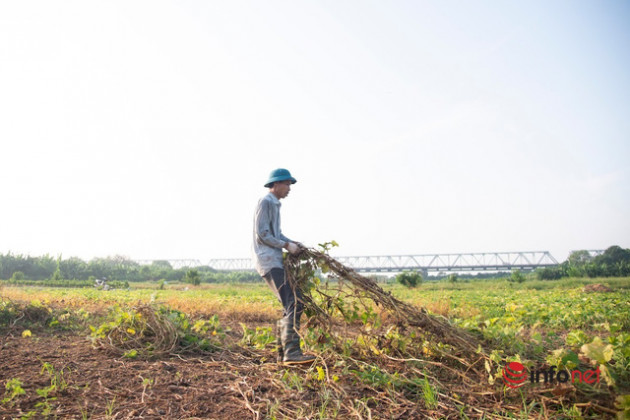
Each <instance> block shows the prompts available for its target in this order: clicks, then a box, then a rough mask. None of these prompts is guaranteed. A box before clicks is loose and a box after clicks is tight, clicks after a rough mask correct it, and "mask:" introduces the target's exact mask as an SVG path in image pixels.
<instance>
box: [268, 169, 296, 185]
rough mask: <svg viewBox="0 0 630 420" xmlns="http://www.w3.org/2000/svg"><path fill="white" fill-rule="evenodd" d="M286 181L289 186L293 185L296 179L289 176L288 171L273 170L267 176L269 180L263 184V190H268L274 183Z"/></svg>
mask: <svg viewBox="0 0 630 420" xmlns="http://www.w3.org/2000/svg"><path fill="white" fill-rule="evenodd" d="M287 180H290V181H291V184H295V183H296V182H297V179H295V178H293V177H292V176H291V172H289V171H288V170H286V169H282V168H278V169H274V170H273V171H271V173H270V174H269V180H267V183H266V184H265V188H270V187H271V185H272V184H273V183H274V182H279V181H287Z"/></svg>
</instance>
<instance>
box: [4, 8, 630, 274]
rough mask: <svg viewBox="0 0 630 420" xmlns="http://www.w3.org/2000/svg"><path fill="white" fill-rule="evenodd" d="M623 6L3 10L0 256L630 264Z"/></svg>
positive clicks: (628, 78)
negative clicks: (545, 259)
mask: <svg viewBox="0 0 630 420" xmlns="http://www.w3.org/2000/svg"><path fill="white" fill-rule="evenodd" d="M629 23H630V2H627V1H622V0H619V1H599V0H598V1H596V0H591V1H576V0H571V1H553V2H549V1H522V2H514V1H475V2H459V1H458V2H455V1H442V0H439V1H438V0H435V1H378V2H377V1H333V0H331V1H318V2H317V1H308V2H307V1H288V0H287V1H232V0H230V1H227V0H226V1H177V2H175V1H173V2H163V1H153V0H152V1H106V2H105V1H98V2H96V1H84V0H81V1H74V2H72V1H64V2H51V1H41V2H34V1H29V2H21V1H2V2H0V156H1V157H2V161H1V162H2V163H1V165H0V182H1V185H2V200H1V202H0V252H2V253H6V252H8V251H12V252H14V253H23V254H30V255H41V254H44V253H50V254H52V255H58V254H62V255H63V257H64V258H66V257H70V256H78V257H81V258H83V259H90V258H93V257H104V256H108V255H114V254H121V255H126V256H128V257H131V258H134V259H151V258H196V259H200V260H202V261H204V260H208V259H210V258H222V257H248V256H249V255H250V241H251V230H252V218H253V210H254V207H255V205H256V202H257V200H258V198H259V197H261V196H262V195H264V194H265V193H266V190H265V189H264V188H263V184H264V183H265V181H266V179H267V176H268V174H269V172H270V170H272V169H273V168H276V167H286V168H287V169H289V170H290V171H291V172H292V173H293V175H294V176H295V177H296V178H297V179H298V183H297V184H295V185H294V187H293V190H292V191H291V194H290V195H289V197H288V198H287V199H285V200H284V201H283V205H282V218H283V231H284V233H285V234H286V235H287V236H289V237H290V238H294V239H296V240H299V241H301V242H304V243H305V244H307V245H315V244H317V243H318V242H324V241H329V240H332V239H334V240H336V241H338V242H339V243H340V245H341V247H340V248H339V249H338V250H337V251H336V252H335V253H336V254H337V255H379V254H418V253H434V252H445V253H446V252H480V251H527V250H549V251H550V252H551V253H552V254H553V255H554V256H555V257H556V258H557V259H558V260H564V259H565V258H566V257H567V256H568V253H569V251H570V250H573V249H584V248H587V249H601V248H605V247H608V246H610V245H613V244H617V245H620V246H623V247H626V248H627V247H630V217H629V216H630V165H629V164H628V160H629V158H630V66H629V64H630V25H629Z"/></svg>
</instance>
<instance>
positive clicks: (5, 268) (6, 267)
mask: <svg viewBox="0 0 630 420" xmlns="http://www.w3.org/2000/svg"><path fill="white" fill-rule="evenodd" d="M195 273H196V274H195ZM0 279H5V280H11V279H13V280H14V281H13V283H26V282H28V284H33V282H35V281H42V282H44V281H47V283H49V282H50V281H57V282H58V283H62V282H63V281H65V282H68V281H77V284H87V283H80V282H78V281H88V280H89V281H93V280H94V279H102V280H107V281H121V282H125V281H126V282H139V281H161V280H164V281H169V282H172V281H190V280H191V279H194V282H195V283H196V282H206V283H225V282H235V283H236V282H239V283H240V282H253V281H259V280H260V276H259V275H258V274H257V273H255V272H253V271H251V272H249V271H234V272H228V271H219V270H215V269H213V268H212V267H209V266H199V267H194V269H191V268H173V266H172V265H171V264H170V263H169V262H168V261H166V260H156V261H153V262H152V263H151V264H148V265H140V264H138V263H137V262H135V261H133V260H131V259H129V258H127V257H124V256H120V255H116V256H112V257H106V258H94V259H92V260H90V261H87V262H86V261H83V260H82V259H80V258H77V257H71V258H68V259H62V258H61V257H58V258H55V257H53V256H51V255H48V254H47V255H43V256H39V257H33V256H28V255H26V256H25V255H14V254H11V253H10V252H9V253H7V254H0ZM191 282H192V281H191ZM90 284H91V283H90ZM42 285H43V284H42Z"/></svg>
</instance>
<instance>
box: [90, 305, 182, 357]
mask: <svg viewBox="0 0 630 420" xmlns="http://www.w3.org/2000/svg"><path fill="white" fill-rule="evenodd" d="M91 338H92V342H93V343H94V345H95V346H97V347H100V348H103V349H105V350H108V351H110V352H111V353H113V354H115V355H118V356H122V355H130V354H132V355H133V356H134V357H136V356H138V357H149V358H157V357H161V356H165V355H168V354H169V353H172V352H173V350H175V348H176V347H177V345H178V342H179V338H180V336H179V333H178V330H177V326H176V325H175V324H174V323H173V322H172V321H171V320H170V319H169V318H168V317H167V316H166V315H165V314H163V313H161V312H159V311H157V310H156V308H155V307H154V306H152V305H141V306H136V307H134V308H132V309H131V310H129V311H122V310H120V311H118V313H117V316H116V319H115V320H113V321H111V322H109V323H105V324H103V325H101V326H100V327H99V328H98V329H97V330H94V331H93V333H92V337H91Z"/></svg>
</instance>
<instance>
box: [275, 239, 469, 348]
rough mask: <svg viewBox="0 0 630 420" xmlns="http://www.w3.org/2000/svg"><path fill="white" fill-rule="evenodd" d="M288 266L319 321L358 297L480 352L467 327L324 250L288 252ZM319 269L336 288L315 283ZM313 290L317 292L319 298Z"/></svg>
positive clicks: (455, 344) (408, 324)
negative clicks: (415, 302)
mask: <svg viewBox="0 0 630 420" xmlns="http://www.w3.org/2000/svg"><path fill="white" fill-rule="evenodd" d="M285 269H286V273H287V279H288V281H289V283H290V284H291V286H292V287H293V288H294V290H298V289H299V290H300V292H301V295H302V296H301V301H302V303H303V304H304V307H305V310H306V311H307V313H311V314H314V316H315V317H316V318H319V322H320V324H322V323H323V324H325V323H326V322H328V323H330V322H331V321H332V320H331V319H330V318H331V317H330V311H329V310H328V309H329V308H331V307H332V306H335V305H337V303H338V302H340V301H344V300H347V299H355V300H357V301H359V302H361V303H362V304H363V305H364V306H367V305H368V304H369V302H372V303H373V304H374V305H376V306H379V307H381V308H383V309H385V310H386V311H387V312H388V313H390V314H391V315H392V316H393V317H394V319H395V321H396V323H397V324H399V325H403V326H406V327H412V328H413V327H415V328H419V329H420V330H422V331H424V332H426V333H429V334H431V335H432V336H434V337H435V338H436V339H438V340H439V341H440V342H442V343H445V344H449V345H451V346H453V347H454V348H455V349H456V350H457V351H458V352H460V353H464V354H467V355H471V356H473V355H474V354H478V348H479V342H478V340H477V339H476V338H475V337H473V336H472V335H470V334H469V333H467V332H466V331H463V330H461V329H459V328H457V327H455V326H454V325H452V324H451V323H450V322H449V321H448V320H447V319H446V318H443V317H439V316H435V315H431V314H429V313H428V312H427V310H426V309H424V308H418V307H416V306H413V305H410V304H408V303H406V302H403V301H401V300H399V299H397V298H396V297H395V296H393V295H392V294H391V293H390V292H387V291H385V290H383V289H382V288H381V287H380V286H379V285H378V284H376V282H375V281H374V280H373V279H370V278H368V277H365V276H362V275H360V274H359V273H357V272H356V271H355V270H353V269H352V268H350V267H346V266H345V265H343V264H341V263H340V262H339V261H337V260H335V259H334V258H332V257H331V256H330V255H328V254H326V253H324V252H320V251H317V250H315V249H312V248H304V249H302V251H301V252H300V253H299V254H298V255H288V257H287V258H286V260H285ZM317 270H321V271H322V272H324V273H328V274H332V276H334V277H336V278H337V279H338V280H339V285H338V286H337V287H334V288H333V289H330V285H329V284H327V287H326V289H324V288H322V287H318V285H315V287H313V285H312V283H311V278H312V277H313V275H314V274H315V273H316V272H317ZM331 290H332V292H331ZM313 293H316V294H317V297H318V299H317V300H318V301H319V302H317V301H316V299H315V298H314V296H313Z"/></svg>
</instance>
